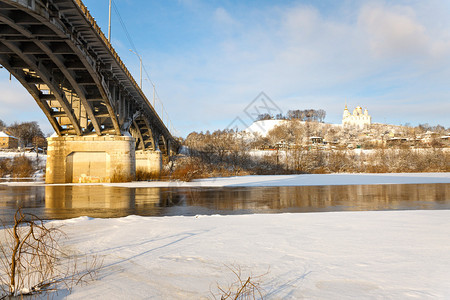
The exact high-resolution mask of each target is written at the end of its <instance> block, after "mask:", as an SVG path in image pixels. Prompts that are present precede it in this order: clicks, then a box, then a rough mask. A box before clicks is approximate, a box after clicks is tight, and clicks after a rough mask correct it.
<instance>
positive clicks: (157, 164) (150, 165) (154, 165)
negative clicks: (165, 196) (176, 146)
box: [136, 150, 163, 178]
mask: <svg viewBox="0 0 450 300" xmlns="http://www.w3.org/2000/svg"><path fill="white" fill-rule="evenodd" d="M162 162H163V155H162V153H161V151H159V150H156V151H155V150H136V173H141V174H142V175H143V176H144V177H146V178H158V177H159V175H160V174H161V170H162Z"/></svg>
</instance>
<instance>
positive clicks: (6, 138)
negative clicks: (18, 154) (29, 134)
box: [0, 131, 19, 149]
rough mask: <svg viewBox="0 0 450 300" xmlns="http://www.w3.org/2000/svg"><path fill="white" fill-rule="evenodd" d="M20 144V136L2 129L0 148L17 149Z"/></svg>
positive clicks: (0, 132)
mask: <svg viewBox="0 0 450 300" xmlns="http://www.w3.org/2000/svg"><path fill="white" fill-rule="evenodd" d="M18 146H19V139H18V138H16V137H14V136H12V135H9V134H7V133H6V132H3V131H0V149H16V148H17V147H18Z"/></svg>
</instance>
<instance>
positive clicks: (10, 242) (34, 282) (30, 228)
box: [0, 208, 101, 299]
mask: <svg viewBox="0 0 450 300" xmlns="http://www.w3.org/2000/svg"><path fill="white" fill-rule="evenodd" d="M62 236H63V232H62V231H61V230H60V229H59V228H56V227H52V226H48V225H47V224H45V222H44V221H43V220H41V219H40V218H38V217H37V216H35V215H33V214H29V213H23V212H22V210H21V209H20V208H19V209H17V211H16V213H15V215H14V224H13V225H12V226H10V227H6V228H5V229H4V230H3V236H1V244H0V253H1V257H0V268H1V276H0V284H1V287H0V288H1V290H2V294H1V295H0V299H5V298H7V297H10V296H22V295H32V294H40V293H47V292H50V291H55V290H57V289H58V287H59V285H60V284H62V285H64V287H65V288H67V289H68V290H69V291H70V290H71V288H72V287H73V286H74V285H77V284H79V283H83V282H86V280H89V279H93V276H94V275H95V271H96V270H98V268H100V265H101V263H99V262H98V261H97V259H96V258H95V257H94V258H93V260H92V261H91V262H89V265H87V267H86V269H82V270H79V269H78V266H77V261H76V258H75V257H74V256H69V255H67V254H66V253H64V252H63V251H62V248H61V246H60V244H59V241H60V239H61V237H62Z"/></svg>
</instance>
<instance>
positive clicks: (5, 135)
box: [0, 131, 18, 140]
mask: <svg viewBox="0 0 450 300" xmlns="http://www.w3.org/2000/svg"><path fill="white" fill-rule="evenodd" d="M0 137H9V138H12V139H16V140H18V138H16V137H15V136H12V135H9V134H7V133H6V132H3V131H0Z"/></svg>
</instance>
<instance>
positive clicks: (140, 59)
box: [129, 49, 142, 90]
mask: <svg viewBox="0 0 450 300" xmlns="http://www.w3.org/2000/svg"><path fill="white" fill-rule="evenodd" d="M129 50H130V51H131V52H133V53H134V54H136V55H137V57H139V61H140V63H141V73H140V75H141V76H140V77H141V90H142V57H141V56H140V55H139V54H137V53H136V52H134V51H133V50H131V49H129Z"/></svg>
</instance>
